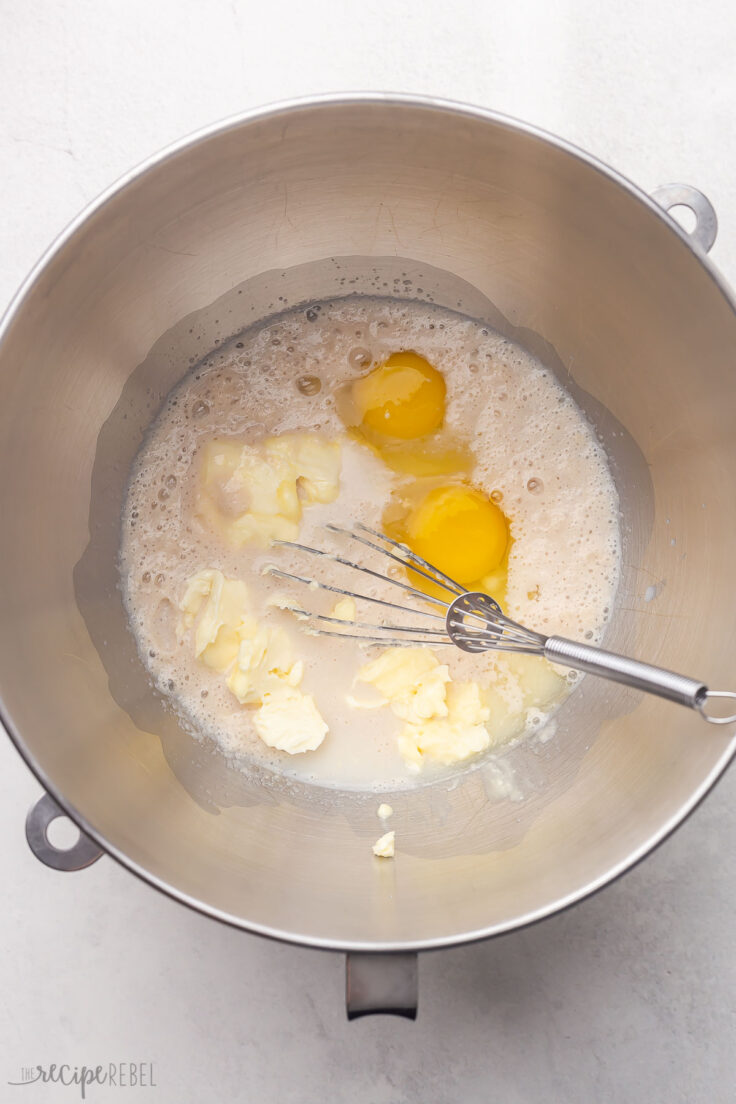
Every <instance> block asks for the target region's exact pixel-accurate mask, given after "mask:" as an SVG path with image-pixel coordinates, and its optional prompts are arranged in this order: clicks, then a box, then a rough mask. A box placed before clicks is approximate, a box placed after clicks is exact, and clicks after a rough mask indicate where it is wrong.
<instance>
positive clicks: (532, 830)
mask: <svg viewBox="0 0 736 1104" xmlns="http://www.w3.org/2000/svg"><path fill="white" fill-rule="evenodd" d="M399 272H401V273H402V274H404V275H402V279H406V280H408V281H409V283H408V284H406V285H403V284H402V287H404V288H405V294H407V295H408V296H410V297H412V298H422V297H429V296H432V297H433V299H434V301H435V302H438V303H441V304H443V305H445V306H448V307H451V308H452V309H459V310H462V311H463V312H464V313H467V314H469V315H471V316H473V317H475V318H478V319H483V320H484V321H486V322H488V323H489V324H490V325H492V326H494V327H495V328H497V329H500V330H502V331H503V332H504V333H506V334H507V335H508V336H510V337H512V338H513V339H514V340H516V341H518V342H519V343H521V344H522V345H524V346H525V347H526V348H528V349H529V350H530V351H531V352H533V353H534V354H535V355H537V356H538V357H539V358H540V359H541V360H543V361H544V362H545V363H546V364H547V365H548V366H549V367H551V368H552V369H553V370H554V371H555V372H557V373H558V374H559V376H560V378H561V379H562V380H563V382H565V385H566V386H568V387H569V389H570V390H571V391H572V393H573V395H574V396H575V398H576V399H577V401H578V402H579V403H580V404H581V406H582V407H583V409H584V410H585V412H586V414H587V416H588V417H589V419H590V420H591V421H592V422H593V424H594V425H595V426H596V429H597V431H598V433H599V435H600V438H601V440H602V441H603V443H604V445H605V447H606V449H607V451H608V454H609V457H610V460H611V465H612V470H613V472H614V476H615V479H616V482H617V485H618V488H619V493H620V496H621V502H622V511H623V518H622V522H623V533H624V573H623V580H622V585H621V588H620V591H619V595H618V604H617V611H616V617H615V620H614V623H613V625H612V628H611V632H610V634H609V637H608V640H607V644H608V645H609V646H610V647H613V648H615V649H617V650H623V651H627V652H630V653H632V654H635V655H639V656H641V657H645V658H647V659H649V660H650V661H652V662H655V663H660V664H662V665H664V666H669V667H672V668H674V669H676V670H680V671H683V672H684V673H688V674H692V675H694V676H697V677H702V678H703V680H704V681H706V682H708V683H709V684H710V685H712V686H714V687H719V688H732V687H734V685H736V679H735V678H734V674H735V672H734V660H733V658H732V657H733V655H734V647H733V645H734V635H735V634H734V619H733V617H732V615H731V611H730V605H731V603H730V602H729V601H728V595H729V594H732V593H733V589H734V577H733V576H734V567H733V564H734V563H735V562H736V556H735V555H734V552H735V551H736V502H734V499H733V495H732V494H731V493H730V485H731V480H732V476H733V473H734V470H736V465H735V464H734V458H735V457H734V452H735V450H736V438H735V437H734V435H733V432H732V426H731V417H730V411H731V410H732V409H733V401H734V387H735V385H734V373H733V370H732V367H731V363H730V361H731V349H732V347H733V344H734V341H735V340H736V321H735V319H734V312H733V307H732V304H731V302H730V300H729V298H728V297H727V295H726V294H725V293H724V292H723V290H722V289H721V287H720V285H719V283H718V281H717V280H716V279H715V278H714V275H713V274H712V272H711V271H710V270H709V268H708V266H707V265H706V264H704V263H703V261H702V260H701V259H700V258H699V257H698V256H697V255H696V253H695V252H694V251H693V249H692V248H691V247H690V246H689V244H688V243H687V241H686V240H685V238H684V236H683V234H682V233H681V232H680V231H678V230H677V229H676V228H675V227H674V225H673V224H672V223H670V222H669V220H667V219H665V218H664V217H659V216H658V215H657V214H656V212H655V211H654V209H653V208H652V207H651V205H649V204H648V203H647V201H646V200H645V199H644V198H643V197H642V196H640V195H638V194H637V193H635V191H634V190H633V189H631V188H629V187H627V186H626V185H625V184H623V183H622V182H621V181H619V180H617V179H615V178H614V177H613V176H612V175H611V174H609V173H607V172H606V171H604V170H602V169H601V167H600V166H597V165H596V164H594V163H592V162H590V161H589V160H587V159H586V158H584V157H582V156H579V155H578V154H576V153H575V152H574V151H570V150H569V149H566V148H565V147H563V146H562V145H560V144H557V143H555V142H554V141H552V140H549V139H547V138H545V137H543V136H540V135H538V134H536V133H534V132H532V131H530V130H528V129H525V128H522V127H518V126H515V125H513V124H511V123H510V122H508V121H507V120H503V119H499V118H495V117H492V116H489V115H486V114H484V113H481V112H472V111H461V110H458V109H455V108H451V107H448V106H443V105H439V104H429V103H424V104H422V103H419V102H410V101H407V100H403V101H402V100H395V101H388V100H385V99H370V98H363V99H356V100H354V101H340V102H338V101H326V102H323V103H315V104H302V105H297V106H291V107H289V108H288V109H283V110H274V111H271V112H264V113H262V114H257V115H254V116H252V117H248V118H245V119H243V120H239V121H236V122H234V123H232V124H229V125H226V126H222V127H220V128H217V129H215V130H213V131H212V132H211V133H209V134H208V135H206V136H203V137H199V138H197V139H195V140H193V141H192V142H190V143H188V144H183V145H182V146H180V147H178V148H177V149H175V150H173V151H171V152H169V153H168V154H167V155H166V156H163V157H161V158H159V159H157V160H155V161H154V162H153V163H152V164H151V165H150V166H149V167H148V168H147V169H146V170H145V171H143V172H140V173H138V174H134V175H133V176H132V177H131V178H130V179H129V181H128V182H127V183H126V184H125V185H124V186H123V187H122V188H120V189H118V190H116V191H114V192H113V193H112V194H110V195H109V196H108V197H107V198H106V199H105V201H104V202H102V203H101V204H99V205H97V206H96V207H95V208H94V209H93V210H92V211H91V212H90V213H88V215H87V216H86V218H85V219H84V220H83V221H81V222H80V223H79V224H78V225H77V226H76V227H75V228H73V229H72V231H71V232H70V233H69V234H67V236H66V237H65V239H64V240H63V241H62V242H61V243H60V244H59V245H58V247H57V248H56V250H55V251H54V252H52V254H51V255H50V257H49V258H48V259H47V260H46V263H45V264H44V266H43V267H42V268H41V269H40V270H39V271H38V272H37V273H36V274H35V277H34V279H33V280H32V281H31V283H30V284H29V285H28V286H27V288H26V289H25V292H24V294H23V295H22V296H21V297H20V299H19V300H18V302H17V303H16V305H15V307H14V309H13V310H12V311H11V313H10V314H9V316H8V318H7V320H6V324H5V332H4V335H3V338H2V343H1V344H0V471H2V473H3V474H2V478H1V479H0V512H1V515H2V517H3V519H4V525H3V528H2V533H1V534H0V578H2V579H3V581H4V585H3V586H2V589H1V591H0V608H1V609H2V618H1V620H0V625H1V628H0V688H1V690H2V698H3V712H4V717H5V719H6V722H7V724H8V727H9V729H10V730H11V731H12V733H13V734H14V736H15V738H16V739H17V741H18V742H19V744H20V745H21V746H22V750H23V751H24V754H26V755H27V757H28V758H29V761H31V762H32V764H33V766H34V768H35V769H36V770H37V771H38V772H39V774H40V776H41V778H42V780H43V781H44V782H45V784H46V785H48V787H49V788H50V789H51V790H52V791H53V792H54V793H55V794H56V795H58V796H61V797H62V798H63V800H64V801H65V803H67V804H68V805H69V806H70V807H71V809H72V810H73V811H74V812H75V814H76V815H77V816H78V817H79V818H80V820H81V821H82V822H83V823H84V824H85V825H86V826H87V827H88V828H89V829H91V831H92V832H93V833H94V834H95V835H96V836H98V838H100V839H101V840H102V841H104V843H105V845H106V846H107V847H108V848H109V849H110V850H111V851H112V852H113V853H114V854H116V855H118V856H119V857H121V858H122V859H124V861H125V862H127V863H128V864H129V865H130V866H131V867H133V868H134V869H136V870H137V871H138V872H140V873H142V874H143V875H144V876H146V877H147V878H149V879H150V880H151V881H153V882H154V883H156V884H158V885H161V886H163V887H165V888H167V889H169V890H170V891H171V892H173V893H175V894H176V895H177V896H179V897H180V898H182V899H183V900H186V901H189V902H191V903H194V904H197V905H198V906H199V907H202V908H204V909H205V910H207V911H209V912H211V913H212V914H213V915H217V916H221V917H225V918H227V919H230V920H232V921H233V922H235V923H237V924H241V925H243V926H246V927H250V928H253V929H255V930H260V931H266V932H270V933H272V934H278V935H282V936H285V937H286V938H293V939H299V940H303V941H305V942H310V943H314V944H320V945H332V946H334V945H339V946H345V947H350V946H353V947H359V946H363V947H367V946H379V945H380V946H388V947H399V946H407V945H415V946H420V945H439V944H441V943H444V942H450V941H455V940H461V939H463V938H467V937H469V936H471V935H478V934H485V933H491V932H493V931H500V930H505V929H507V928H509V927H512V926H514V925H517V924H519V923H522V922H524V921H525V920H528V919H532V918H535V917H538V916H540V915H544V914H545V913H546V912H548V911H551V910H553V909H554V908H556V907H558V906H560V905H561V904H564V903H567V902H569V901H570V900H573V899H575V898H576V897H578V896H580V895H582V894H583V893H584V892H586V891H587V890H589V889H591V888H593V887H594V886H596V885H598V884H602V883H603V882H604V881H605V880H606V879H607V878H609V877H611V876H612V875H613V874H614V873H616V872H618V871H619V870H621V869H623V868H624V867H625V866H626V865H627V864H628V863H629V862H630V861H632V859H633V858H635V857H638V856H639V855H640V854H643V853H644V852H645V851H646V849H647V848H648V847H649V846H651V844H652V843H653V842H654V841H655V840H656V839H658V838H660V837H661V836H662V835H663V834H665V833H666V832H667V831H668V830H669V829H670V828H671V827H673V826H674V825H675V824H676V823H677V822H678V820H679V819H680V818H681V816H682V815H683V814H684V812H685V811H687V809H688V808H689V807H691V806H692V805H693V804H694V803H695V802H696V801H697V799H698V797H699V796H701V795H702V794H703V793H704V792H706V790H707V788H708V786H709V785H710V784H711V782H712V781H713V779H714V778H715V777H716V776H717V774H718V773H719V772H720V770H722V768H723V767H724V765H725V763H726V762H727V761H728V759H729V758H730V755H731V752H732V750H733V749H732V737H731V734H730V731H728V732H725V733H724V732H723V731H720V730H718V729H705V727H704V725H703V723H702V721H701V720H700V719H699V718H698V717H697V716H696V715H695V714H693V713H691V712H689V711H687V710H685V709H682V708H678V707H677V706H674V705H671V704H668V703H665V702H662V701H659V700H655V699H652V698H644V697H642V696H641V695H638V694H636V693H635V692H633V691H629V690H625V689H623V688H621V687H615V686H612V685H610V684H607V683H602V682H596V681H594V680H593V679H591V678H588V679H586V680H585V681H584V684H583V686H582V687H581V689H580V690H579V691H578V692H576V693H575V694H574V695H573V696H572V698H571V699H570V700H569V701H568V703H566V705H565V706H564V707H563V710H562V711H561V713H560V715H559V727H558V732H557V735H556V737H555V739H554V740H551V741H550V742H549V743H547V744H544V745H539V746H532V745H525V746H522V747H520V748H518V749H516V750H515V751H514V752H513V753H511V755H510V756H509V762H506V760H502V761H500V762H495V763H492V764H489V765H487V766H483V767H480V768H478V769H474V770H471V771H467V772H465V773H464V774H463V775H462V776H461V777H460V778H459V780H454V781H453V783H452V784H445V785H438V786H432V787H424V788H418V789H417V790H415V791H411V792H407V793H402V794H399V795H396V797H395V799H392V800H391V803H392V804H393V805H394V808H395V820H394V824H395V827H396V828H397V834H398V835H399V837H400V847H399V853H398V855H397V859H396V860H395V862H394V863H388V864H386V863H384V864H376V863H375V862H374V860H373V857H372V855H371V844H372V842H373V841H374V839H375V837H376V835H377V831H376V826H377V821H376V817H375V807H376V801H375V799H374V798H371V797H370V796H363V797H361V796H356V795H354V794H345V793H338V792H327V791H324V790H318V789H313V788H308V787H299V786H290V787H286V786H284V785H281V784H279V783H278V781H275V780H274V779H273V778H272V777H270V776H265V775H261V776H256V775H245V774H243V773H240V772H236V771H233V770H230V769H229V768H227V767H226V765H225V764H224V762H223V760H222V759H221V758H220V756H219V755H218V754H217V753H215V752H213V751H212V750H211V749H208V748H207V747H205V746H203V745H199V744H197V743H196V742H194V741H192V739H191V738H190V737H188V736H186V735H185V734H183V733H182V732H181V731H179V729H178V726H177V724H176V722H175V720H174V719H173V717H172V716H171V715H170V714H167V713H166V712H165V711H164V710H163V709H162V707H161V703H160V702H158V701H157V700H156V699H155V697H154V696H153V694H152V693H151V691H150V688H149V687H148V683H147V680H146V679H145V677H144V674H143V672H142V669H141V667H140V664H139V661H138V660H137V657H136V656H135V651H134V648H133V645H132V640H131V638H130V635H129V633H128V631H127V628H126V626H125V623H124V618H123V616H122V607H121V603H120V595H119V591H118V589H117V580H116V573H115V553H116V547H117V534H118V519H119V513H120V504H121V500H122V494H123V490H124V486H125V479H126V475H127V471H128V467H129V464H130V461H131V459H132V457H133V455H134V454H135V452H136V450H137V448H138V446H139V444H140V441H141V438H142V435H143V433H144V432H145V430H146V428H147V426H148V425H149V424H150V421H151V420H152V418H153V417H154V416H155V414H156V412H157V409H158V407H159V405H160V402H161V400H162V398H163V396H164V395H165V394H166V393H167V392H168V390H169V389H170V388H171V386H172V385H173V384H174V383H175V382H176V381H177V380H178V379H180V378H181V376H182V375H183V374H184V372H185V371H186V370H187V369H188V368H189V366H190V364H191V363H192V362H193V361H196V360H197V359H199V358H200V357H201V356H202V355H203V354H204V353H206V352H207V351H209V350H210V349H211V348H213V347H214V346H215V344H216V343H217V342H221V341H223V340H225V339H227V338H228V337H229V336H231V335H232V334H234V333H237V332H238V331H240V330H242V329H243V328H244V327H245V326H247V325H250V324H252V323H253V322H255V321H257V320H260V319H262V318H264V317H267V316H269V315H270V314H272V313H273V312H274V311H277V310H278V309H279V308H280V307H281V306H282V305H283V302H284V300H286V301H288V303H289V304H295V303H298V302H301V301H307V300H313V299H322V300H324V299H330V298H334V297H335V296H337V295H339V294H344V292H345V290H346V283H345V279H346V278H347V280H349V281H350V283H349V284H348V285H347V286H348V287H349V290H350V291H351V293H355V292H358V293H365V294H375V293H376V291H378V290H380V288H381V287H382V286H383V283H384V282H385V281H387V282H388V283H389V284H390V283H391V279H392V278H393V276H394V275H396V274H398V273H399ZM341 281H342V282H341ZM420 288H421V289H422V290H421V292H420V291H419V289H420ZM509 764H510V766H511V767H512V768H513V772H514V775H513V776H514V779H515V785H510V782H509V779H510V774H509ZM517 790H519V791H520V792H521V795H522V797H523V799H522V800H519V799H518V798H519V793H517V792H516V791H517Z"/></svg>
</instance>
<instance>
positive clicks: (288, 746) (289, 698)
mask: <svg viewBox="0 0 736 1104" xmlns="http://www.w3.org/2000/svg"><path fill="white" fill-rule="evenodd" d="M253 724H254V726H255V730H256V732H257V733H258V735H259V736H260V738H261V739H262V740H263V742H264V744H268V746H269V747H272V748H276V749H277V750H278V751H286V752H288V753H289V755H299V754H301V753H302V752H305V751H315V750H316V749H317V748H318V747H319V746H320V744H321V743H322V741H323V740H324V738H325V735H326V733H327V725H326V724H325V722H324V721H323V720H322V717H321V716H320V714H319V711H318V709H317V706H316V705H315V703H314V698H313V697H312V695H311V694H305V693H303V691H301V690H299V689H297V688H296V687H292V686H280V687H278V688H276V689H274V690H269V691H267V692H266V693H265V694H264V695H263V704H262V705H261V707H260V709H258V710H257V711H256V712H255V714H254V715H253Z"/></svg>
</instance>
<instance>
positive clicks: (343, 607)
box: [332, 595, 355, 621]
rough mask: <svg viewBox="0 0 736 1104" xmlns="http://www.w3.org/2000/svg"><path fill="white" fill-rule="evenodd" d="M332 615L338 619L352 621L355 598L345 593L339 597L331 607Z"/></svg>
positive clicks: (353, 618)
mask: <svg viewBox="0 0 736 1104" xmlns="http://www.w3.org/2000/svg"><path fill="white" fill-rule="evenodd" d="M332 616H333V617H336V618H337V619H338V621H354V620H355V599H354V598H350V597H348V596H347V595H346V596H345V597H344V598H340V600H339V601H337V602H335V604H334V606H333V607H332Z"/></svg>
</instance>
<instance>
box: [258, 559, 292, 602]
mask: <svg viewBox="0 0 736 1104" xmlns="http://www.w3.org/2000/svg"><path fill="white" fill-rule="evenodd" d="M265 573H266V568H265V567H264V569H263V574H265ZM291 603H292V599H291V598H290V597H289V595H288V594H283V593H282V592H281V591H278V593H276V594H272V595H271V597H270V598H267V599H266V605H267V606H273V607H274V609H282V610H285V609H288V608H289V606H290V605H291Z"/></svg>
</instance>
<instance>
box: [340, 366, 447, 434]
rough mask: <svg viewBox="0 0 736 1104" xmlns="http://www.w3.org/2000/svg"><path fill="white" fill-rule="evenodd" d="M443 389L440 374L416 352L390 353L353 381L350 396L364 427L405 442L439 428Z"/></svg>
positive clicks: (441, 419)
mask: <svg viewBox="0 0 736 1104" xmlns="http://www.w3.org/2000/svg"><path fill="white" fill-rule="evenodd" d="M445 391H446V388H445V380H444V377H443V375H442V373H441V372H438V371H437V369H436V368H434V367H433V366H432V365H431V364H430V363H429V361H428V360H425V358H424V357H423V356H420V355H419V353H413V352H404V353H392V354H391V356H390V357H389V358H388V360H386V361H384V363H383V364H379V365H378V367H377V368H374V369H373V371H371V372H369V373H368V375H367V376H363V377H362V378H361V379H357V380H356V381H355V382H354V384H353V387H352V399H353V403H354V404H355V408H356V412H357V414H358V416H359V418H360V422H361V425H362V426H363V427H364V428H365V429H368V430H372V431H373V432H374V433H378V434H380V435H381V436H382V437H398V438H401V439H402V440H404V441H407V440H411V439H413V438H416V437H424V436H426V434H428V433H433V432H434V430H436V429H439V427H440V426H441V425H442V421H443V419H444V416H445Z"/></svg>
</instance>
